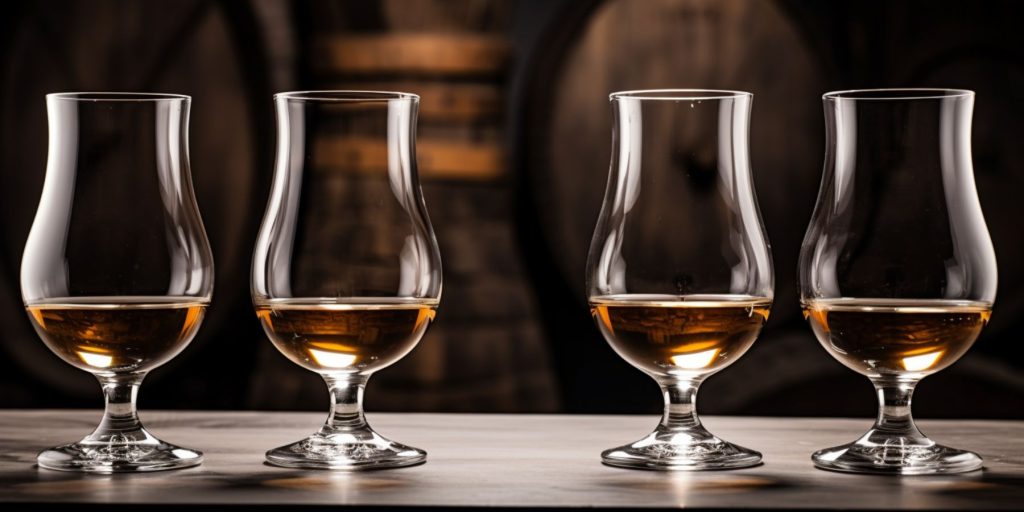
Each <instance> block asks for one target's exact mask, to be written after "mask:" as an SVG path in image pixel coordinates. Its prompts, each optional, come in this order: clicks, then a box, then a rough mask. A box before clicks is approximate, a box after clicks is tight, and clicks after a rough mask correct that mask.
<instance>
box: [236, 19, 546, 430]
mask: <svg viewBox="0 0 1024 512" xmlns="http://www.w3.org/2000/svg"><path fill="white" fill-rule="evenodd" d="M305 7H306V8H307V9H308V11H307V12H305V13H303V14H301V15H299V16H297V18H298V19H304V20H307V25H306V26H305V27H302V28H300V30H299V31H300V32H302V33H305V34H307V38H308V41H307V46H306V52H305V55H306V57H307V60H308V62H307V64H306V66H305V70H304V74H305V75H306V76H308V77H309V79H308V82H307V83H306V85H307V86H308V88H311V89H356V90H384V91H404V92H411V93H415V94H418V95H419V96H420V109H419V122H418V125H417V140H416V152H417V159H418V162H419V175H420V178H421V182H422V187H423V192H424V195H425V199H426V204H427V209H428V211H429V215H430V219H431V222H432V224H433V226H434V230H435V231H436V233H437V238H438V243H439V244H440V248H441V257H442V260H443V262H444V263H443V267H444V295H443V297H442V299H441V305H440V308H439V310H438V317H437V322H436V323H435V325H434V326H433V327H432V328H431V330H430V331H428V333H427V335H426V336H425V337H424V339H423V340H422V341H421V343H420V344H419V346H418V347H417V348H416V350H415V351H413V352H412V353H411V354H410V355H409V356H407V357H406V358H405V359H403V360H402V361H399V362H398V363H396V364H395V365H394V367H393V368H388V369H386V370H384V371H382V372H379V374H378V375H375V376H374V378H373V384H371V386H370V387H369V392H368V393H367V406H368V407H369V408H370V409H377V410H381V409H385V410H388V409H390V410H428V411H429V410H433V411H437V410H447V411H470V410H472V411H551V410H554V409H555V407H557V405H558V395H557V393H556V391H555V376H554V374H553V372H552V369H551V365H550V359H549V356H548V352H547V347H546V346H545V342H546V340H545V337H544V336H543V333H542V332H541V331H540V322H539V314H540V312H539V311H538V310H537V308H536V306H535V302H534V300H533V297H532V295H531V288H530V286H529V283H528V281H527V279H526V276H525V273H524V272H523V268H522V264H521V261H520V260H519V258H518V251H517V241H516V239H515V233H514V230H513V225H514V222H513V215H512V204H511V200H512V195H511V188H512V183H513V182H511V181H510V180H509V179H508V153H507V150H506V136H505V135H506V132H505V122H506V119H507V118H506V116H505V112H506V92H505V91H506V88H507V83H508V80H509V70H510V67H511V65H512V59H511V56H512V44H511V41H510V39H509V34H508V28H509V26H508V23H509V16H508V12H507V11H508V9H509V8H510V7H511V4H510V3H508V2H504V1H500V0H480V1H473V0H456V1H449V0H444V1H441V0H412V1H410V0H384V1H381V2H328V1H315V2H309V3H308V4H306V5H305ZM346 128H351V127H346ZM359 133H360V132H359V130H357V129H345V130H344V131H343V130H342V129H341V128H339V129H338V130H337V131H334V132H331V131H327V130H325V131H323V132H320V133H317V134H316V135H315V136H316V137H317V140H316V141H315V143H314V149H313V152H312V153H313V155H314V157H313V160H314V170H313V172H314V175H315V177H314V178H313V179H314V180H316V181H317V182H319V183H320V184H321V185H320V186H319V187H317V188H318V189H319V190H321V193H327V194H336V196H335V200H334V201H333V202H332V204H339V205H349V207H348V208H347V209H346V210H345V215H338V216H337V217H338V218H337V219H335V220H332V221H330V223H331V225H325V226H321V227H320V231H319V232H320V233H322V236H325V237H329V236H332V233H339V232H343V231H344V230H346V229H347V228H351V227H353V226H355V225H360V226H364V227H365V226H366V225H367V224H368V223H369V224H371V225H372V224H379V229H380V230H381V232H384V231H386V230H387V229H388V226H387V223H388V222H392V220H390V219H387V218H384V217H385V216H384V215H381V214H379V213H377V214H376V218H372V217H369V215H374V210H372V209H367V210H366V211H362V210H361V209H359V208H358V207H355V206H352V203H353V198H352V197H349V196H345V195H344V194H345V192H344V190H346V189H359V190H364V188H361V187H373V186H374V185H373V184H372V183H371V181H372V180H371V178H372V177H373V176H377V177H380V176H382V175H384V173H385V171H386V163H387V152H386V147H385V146H384V141H382V140H380V139H379V138H376V139H375V138H368V137H363V136H361V135H359ZM342 180H345V181H348V182H351V183H350V185H351V186H349V187H342V186H338V183H339V182H340V181H342ZM384 185H385V186H386V183H385V184H384ZM350 195H351V194H350ZM335 236H336V235H335ZM366 250H372V249H366ZM381 256H391V255H383V254H382V255H381ZM321 257H322V259H323V262H324V264H323V265H320V266H319V267H320V268H324V269H330V268H331V262H332V261H334V258H333V256H332V255H331V254H330V253H329V252H325V253H324V254H322V255H321ZM328 271H329V270H328ZM261 350H262V351H263V354H262V356H261V359H260V362H259V366H258V368H257V371H258V372H259V374H260V375H263V376H265V380H264V381H262V382H261V383H255V384H254V386H253V388H252V395H251V396H252V399H251V403H252V404H253V405H254V406H255V407H261V408H276V407H294V406H295V405H296V404H301V405H303V406H308V407H323V403H322V401H323V392H322V388H323V384H322V383H319V382H316V380H315V379H296V378H293V377H292V375H294V373H293V372H295V371H296V370H295V368H294V365H293V364H292V363H290V362H289V361H287V360H286V359H284V358H283V357H281V356H280V355H279V354H277V353H276V351H275V350H274V349H273V348H272V347H271V346H270V344H269V343H267V344H265V345H264V347H263V348H262V349H261Z"/></svg>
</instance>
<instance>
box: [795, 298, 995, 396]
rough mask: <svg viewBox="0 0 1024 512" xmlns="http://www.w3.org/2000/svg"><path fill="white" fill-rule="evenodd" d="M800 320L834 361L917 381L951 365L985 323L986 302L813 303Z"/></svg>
mask: <svg viewBox="0 0 1024 512" xmlns="http://www.w3.org/2000/svg"><path fill="white" fill-rule="evenodd" d="M803 310H804V317H805V318H806V319H807V321H808V322H809V323H810V324H811V328H812V330H813V331H814V334H815V336H817V338H818V341H819V342H821V344H822V346H824V347H825V350H827V351H828V352H829V353H830V354H832V356H833V357H835V358H836V359H838V360H839V361H840V362H842V363H843V364H845V365H846V366H848V367H850V368H852V369H853V370H855V371H857V372H859V373H861V374H863V375H867V376H868V377H881V376H887V375H893V376H900V375H902V376H906V375H909V374H913V375H916V376H918V377H920V376H924V375H928V374H931V373H934V372H937V371H939V370H942V369H943V368H946V367H947V366H949V365H951V364H953V363H954V362H955V361H956V360H957V359H960V356H962V355H963V354H964V353H965V352H967V349H969V348H970V347H971V345H973V344H974V340H976V339H978V335H979V334H980V333H981V330H982V329H983V328H984V327H985V325H987V324H988V321H989V318H990V316H991V311H992V307H991V305H989V304H988V303H984V302H975V301H957V300H940V299H911V300H899V299H852V298H842V299H816V300H810V301H805V302H804V304H803Z"/></svg>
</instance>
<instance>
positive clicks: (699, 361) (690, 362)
mask: <svg viewBox="0 0 1024 512" xmlns="http://www.w3.org/2000/svg"><path fill="white" fill-rule="evenodd" d="M719 351H720V349H717V348H713V349H711V350H702V351H700V352H693V353H691V354H679V355H677V356H672V364H674V365H676V366H678V367H680V368H685V369H687V370H699V369H701V368H707V367H708V366H709V365H710V364H711V362H712V361H714V360H715V357H718V352H719Z"/></svg>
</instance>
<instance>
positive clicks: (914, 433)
mask: <svg viewBox="0 0 1024 512" xmlns="http://www.w3.org/2000/svg"><path fill="white" fill-rule="evenodd" d="M872 382H873V384H874V385H875V391H876V392H877V393H878V419H876V420H875V427H874V430H876V431H878V432H880V433H884V434H886V435H895V436H899V437H907V438H923V437H924V434H922V433H921V431H920V430H918V429H917V425H915V424H914V417H913V416H911V414H910V399H911V397H913V395H914V387H916V386H917V381H894V380H881V379H880V380H873V381H872Z"/></svg>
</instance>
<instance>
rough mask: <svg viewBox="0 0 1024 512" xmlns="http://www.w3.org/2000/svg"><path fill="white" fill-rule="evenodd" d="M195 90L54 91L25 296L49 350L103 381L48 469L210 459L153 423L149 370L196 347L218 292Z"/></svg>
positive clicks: (44, 463)
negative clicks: (199, 192)
mask: <svg viewBox="0 0 1024 512" xmlns="http://www.w3.org/2000/svg"><path fill="white" fill-rule="evenodd" d="M190 101H191V100H190V98H189V97H188V96H182V95H177V94H148V93H60V94H50V95H47V97H46V105H47V112H48V118H49V154H48V157H47V165H46V179H45V182H44V185H43V193H42V197H41V199H40V201H39V208H38V210H37V212H36V217H35V221H34V222H33V224H32V229H31V231H30V233H29V237H28V242H27V243H26V245H25V253H24V256H23V259H22V265H21V293H22V298H23V299H24V303H25V307H26V309H27V310H28V313H29V318H30V320H31V322H32V324H33V326H34V327H35V329H36V332H37V333H39V336H40V337H41V338H42V340H43V341H44V342H45V343H46V345H47V346H48V347H49V348H50V350H52V351H53V352H54V353H55V354H56V355H57V356H59V357H60V358H61V359H63V360H64V361H66V362H67V363H69V364H71V365H72V366H75V367H76V368H79V369H81V370H85V371H87V372H90V373H92V374H93V375H95V376H96V378H97V379H99V381H100V384H101V385H102V387H103V393H104V395H105V398H106V410H105V411H104V414H103V420H102V421H101V422H100V425H99V426H98V427H97V428H96V430H95V431H94V432H93V433H92V434H90V435H88V436H86V437H85V438H84V439H82V440H81V441H79V442H76V443H71V444H67V445H63V446H58V447H55V448H51V449H49V450H46V451H43V452H42V453H40V454H39V456H38V459H37V461H38V464H39V466H41V467H44V468H49V469H59V470H68V471H90V472H105V473H110V472H130V471H155V470H162V469H173V468H181V467H187V466H194V465H197V464H199V463H200V462H201V461H202V454H201V453H200V452H198V451H196V450H190V449H186V448H181V447H178V446H174V445H171V444H169V443H166V442H164V441H161V440H159V439H157V438H156V437H154V436H153V435H152V434H150V433H149V432H147V431H146V429H145V428H143V426H142V424H141V423H140V422H139V418H138V415H137V413H136V406H135V399H136V395H137V394H138V391H139V385H140V384H141V382H142V380H143V378H144V377H145V376H146V374H147V373H148V372H149V371H150V370H152V369H154V368H156V367H158V366H160V365H162V364H164V363H166V362H167V361H169V360H170V359H171V358H173V357H174V356H175V355H177V354H178V353H179V352H181V351H182V350H183V349H184V348H185V347H186V346H187V345H188V344H189V342H191V340H192V338H193V337H194V336H195V334H196V331H197V330H198V329H199V325H200V323H202V320H203V315H204V314H205V311H206V306H207V305H208V304H209V302H210V296H211V294H212V293H213V256H212V254H211V252H210V245H209V242H208V241H207V239H206V233H205V231H204V230H203V223H202V220H201V219H200V217H199V209H198V207H197V205H196V200H195V196H194V193H193V190H192V178H191V171H190V169H189V158H188V120H189V103H190Z"/></svg>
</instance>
